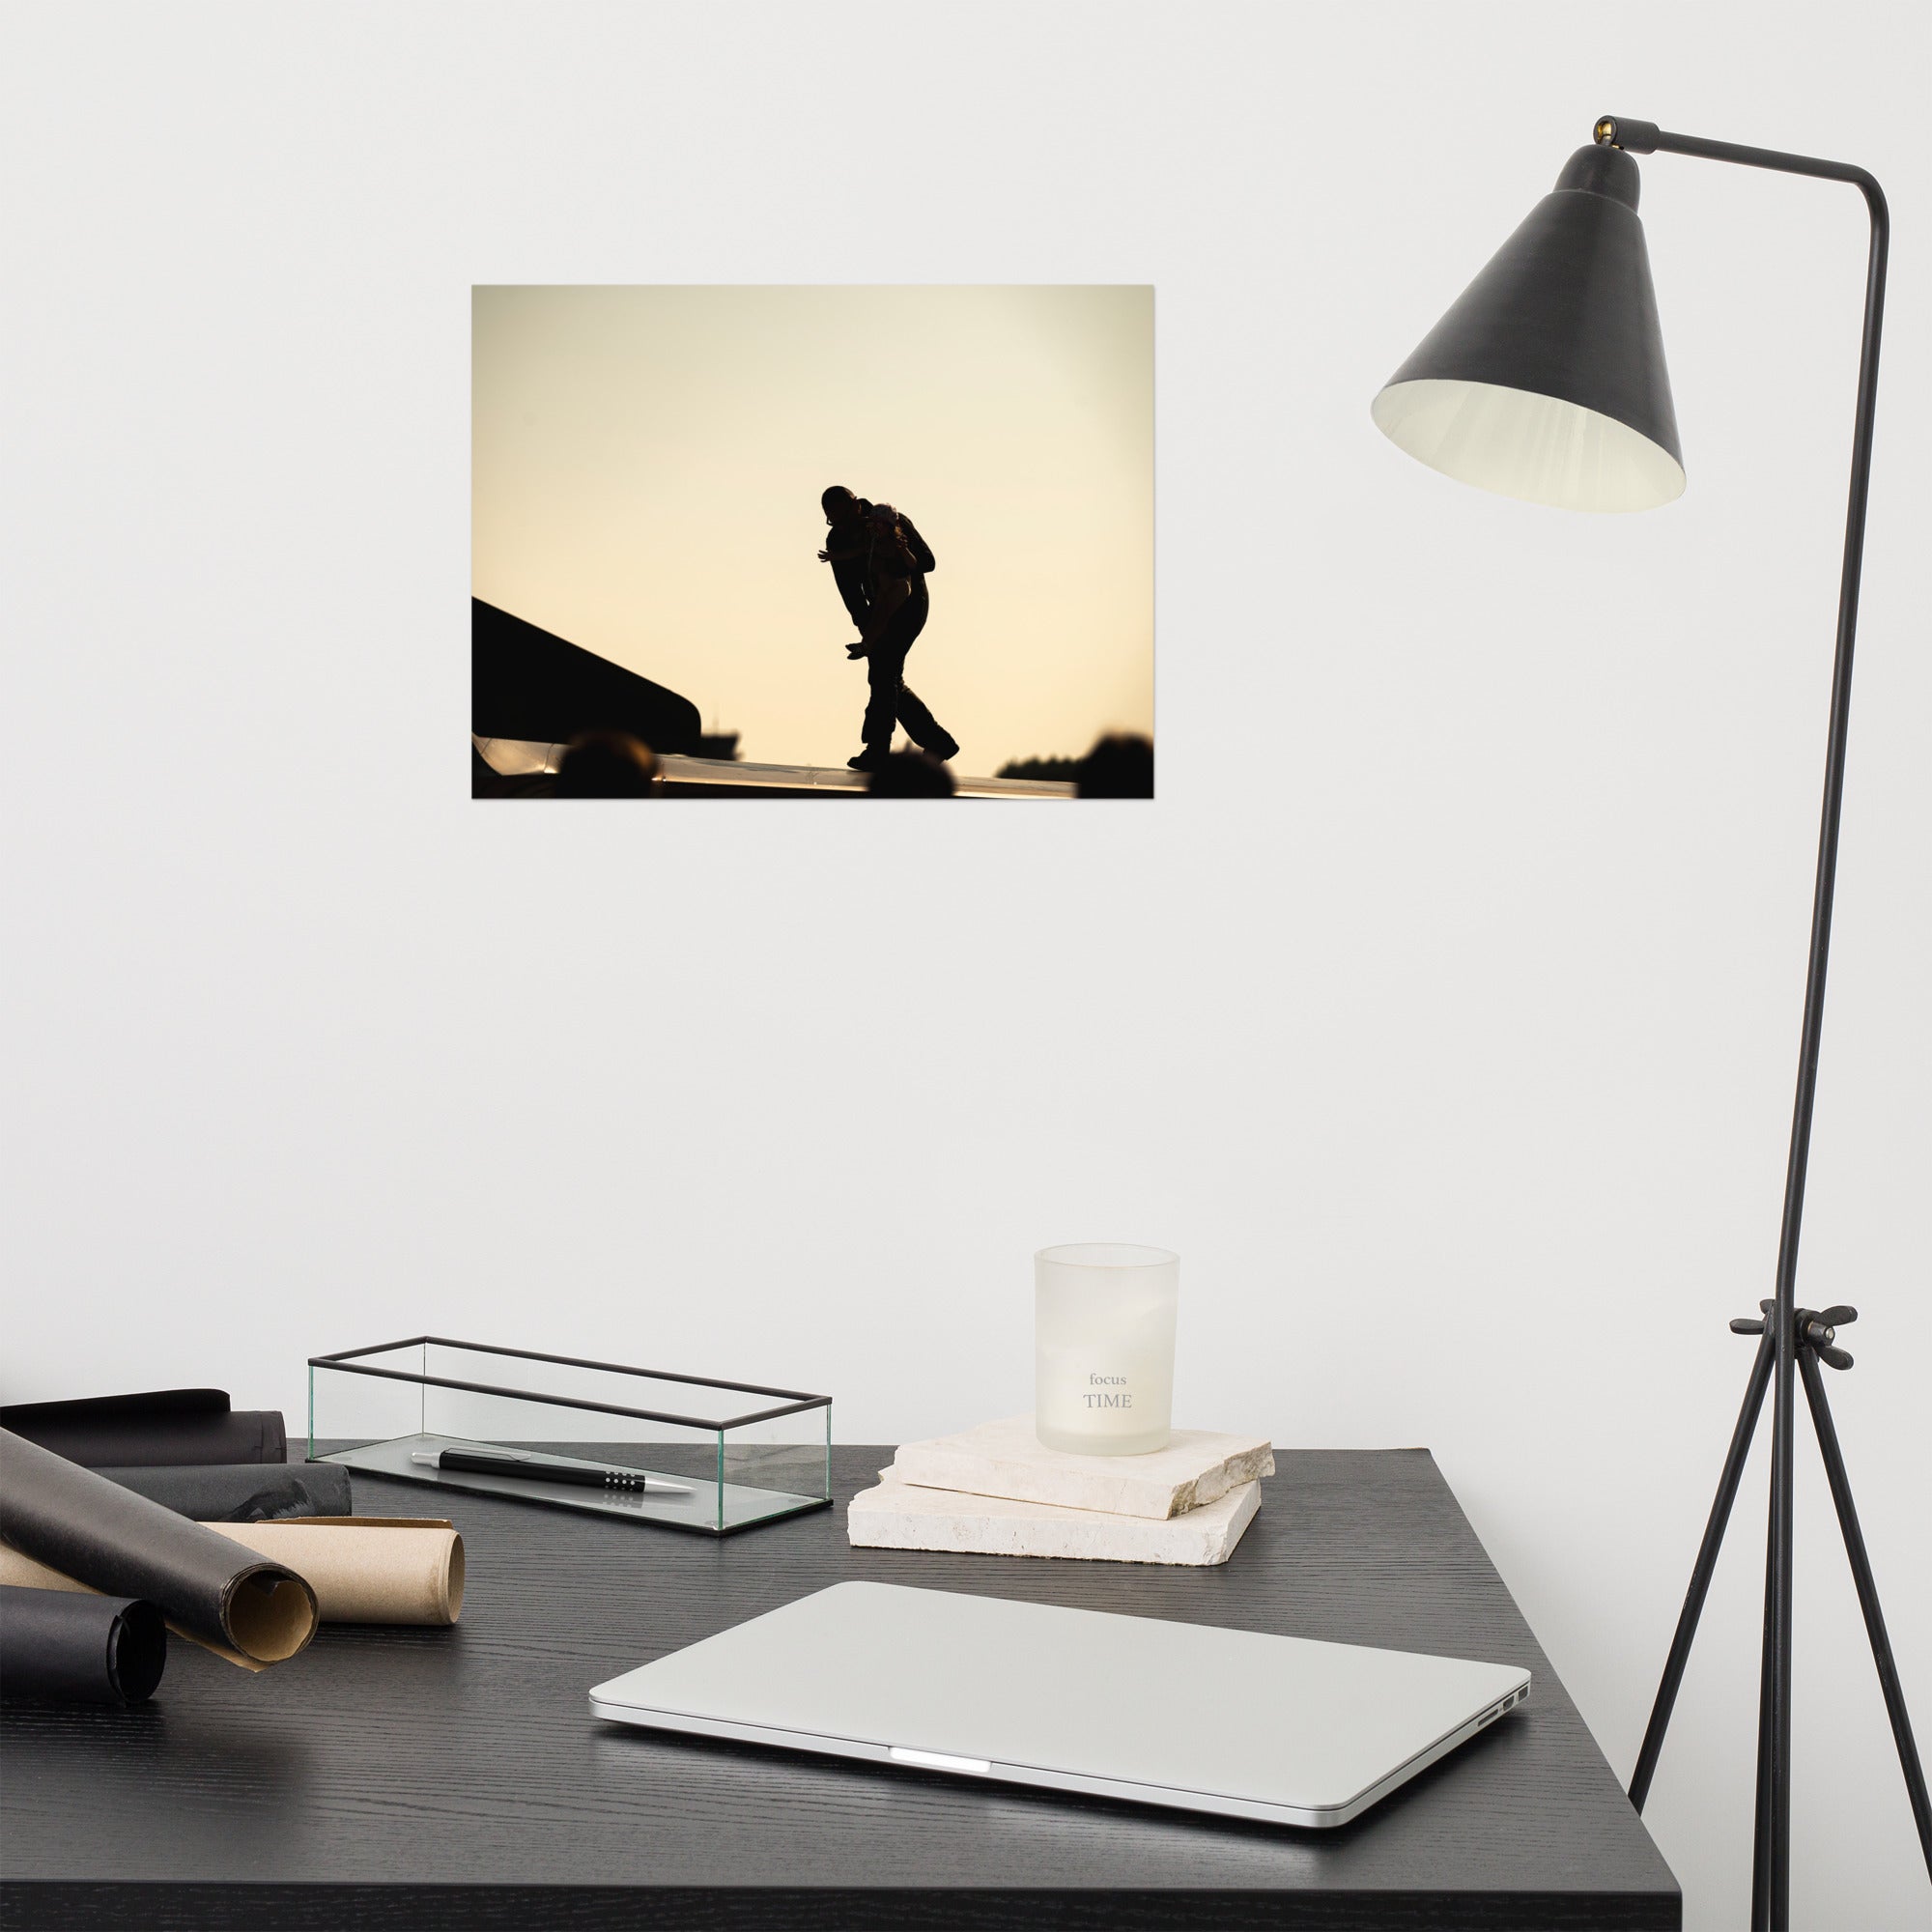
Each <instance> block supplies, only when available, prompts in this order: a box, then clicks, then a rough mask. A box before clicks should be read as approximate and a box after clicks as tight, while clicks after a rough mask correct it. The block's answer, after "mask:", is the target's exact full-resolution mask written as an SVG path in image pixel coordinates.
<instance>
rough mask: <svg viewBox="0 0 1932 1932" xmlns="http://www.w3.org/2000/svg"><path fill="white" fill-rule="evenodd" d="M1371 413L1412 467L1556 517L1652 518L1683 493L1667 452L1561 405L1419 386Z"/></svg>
mask: <svg viewBox="0 0 1932 1932" xmlns="http://www.w3.org/2000/svg"><path fill="white" fill-rule="evenodd" d="M1371 413H1372V414H1373V415H1374V417H1375V421H1376V427H1377V428H1378V429H1379V430H1380V431H1381V432H1382V434H1383V435H1384V436H1386V437H1387V438H1388V440H1390V441H1391V442H1393V443H1394V444H1395V445H1396V447H1397V448H1398V449H1406V451H1407V452H1408V453H1409V455H1411V456H1412V457H1414V458H1415V459H1416V461H1417V462H1419V463H1426V464H1428V465H1429V467H1430V468H1431V469H1439V470H1441V471H1442V472H1443V474H1444V475H1446V476H1454V477H1455V478H1456V479H1457V480H1458V481H1459V482H1463V483H1473V484H1475V486H1476V487H1477V488H1478V489H1480V490H1493V491H1494V492H1496V494H1497V495H1498V496H1503V497H1520V498H1521V499H1522V500H1523V501H1525V502H1531V503H1549V504H1553V505H1554V506H1555V507H1556V508H1558V509H1561V510H1654V509H1656V508H1657V507H1658V505H1659V504H1662V503H1668V502H1669V501H1671V500H1672V498H1674V497H1680V496H1682V495H1683V494H1684V466H1683V465H1682V464H1680V463H1679V462H1678V461H1677V459H1676V458H1675V457H1674V456H1673V455H1671V453H1670V452H1669V451H1668V450H1667V449H1664V448H1662V446H1661V445H1660V444H1658V443H1655V442H1653V441H1651V440H1650V439H1649V438H1648V437H1647V436H1641V435H1639V434H1638V433H1637V432H1636V431H1635V430H1634V429H1632V428H1631V427H1630V426H1629V425H1628V424H1627V423H1620V422H1618V421H1617V420H1616V418H1615V417H1614V416H1606V415H1603V414H1601V413H1600V412H1597V411H1596V410H1589V409H1585V408H1583V407H1582V405H1581V404H1578V403H1570V402H1565V401H1564V400H1563V399H1562V397H1560V396H1545V395H1539V394H1538V393H1537V392H1536V391H1535V390H1533V389H1511V388H1505V387H1503V386H1501V385H1500V384H1494V383H1471V382H1464V381H1459V380H1455V379H1452V378H1443V377H1423V378H1421V379H1420V380H1417V381H1414V382H1407V383H1391V384H1389V385H1388V386H1387V387H1386V388H1385V389H1383V390H1382V391H1381V393H1380V394H1379V395H1378V396H1377V397H1376V400H1375V403H1374V405H1373V406H1372V410H1371Z"/></svg>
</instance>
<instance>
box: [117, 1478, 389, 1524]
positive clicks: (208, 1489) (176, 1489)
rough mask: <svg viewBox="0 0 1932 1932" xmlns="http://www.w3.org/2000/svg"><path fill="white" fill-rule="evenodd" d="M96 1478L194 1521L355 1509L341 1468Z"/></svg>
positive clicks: (257, 1518)
mask: <svg viewBox="0 0 1932 1932" xmlns="http://www.w3.org/2000/svg"><path fill="white" fill-rule="evenodd" d="M98 1473H99V1474H100V1475H103V1476H105V1477H106V1478H107V1480H108V1481H109V1482H110V1483H119V1484H120V1485H121V1487H122V1488H123V1489H124V1490H132V1491H133V1492H135V1493H136V1494H137V1495H143V1496H146V1497H147V1498H148V1499H149V1500H150V1501H151V1502H157V1503H159V1504H160V1505H161V1506H162V1507H163V1508H164V1509H171V1510H173V1511H174V1513H175V1514H176V1515H177V1516H186V1517H192V1518H193V1519H194V1520H195V1521H197V1522H267V1521H271V1520H276V1519H279V1518H282V1517H298V1516H300V1517H308V1516H348V1515H349V1514H350V1513H351V1511H352V1510H353V1509H354V1507H355V1505H354V1504H353V1503H352V1502H351V1500H350V1495H349V1471H348V1470H347V1469H345V1468H344V1467H343V1466H342V1464H341V1463H191V1464H189V1465H187V1466H186V1467H184V1468H179V1469H171V1468H159V1467H139V1468H132V1469H101V1470H99V1472H98Z"/></svg>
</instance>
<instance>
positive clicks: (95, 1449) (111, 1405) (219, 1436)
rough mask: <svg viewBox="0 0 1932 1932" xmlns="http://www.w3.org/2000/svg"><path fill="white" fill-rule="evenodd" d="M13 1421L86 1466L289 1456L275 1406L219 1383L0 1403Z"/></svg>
mask: <svg viewBox="0 0 1932 1932" xmlns="http://www.w3.org/2000/svg"><path fill="white" fill-rule="evenodd" d="M0 1429H11V1430H12V1431H13V1432H14V1435H24V1436H25V1437H26V1438H27V1440H28V1441H29V1442H38V1443H39V1444H40V1445H41V1447H42V1448H43V1449H51V1450H52V1451H53V1452H54V1453H55V1454H56V1455H57V1456H65V1457H66V1458H67V1459H68V1461H69V1462H71V1463H86V1464H87V1466H88V1467H89V1468H99V1467H102V1466H112V1467H116V1468H123V1467H128V1466H132V1465H135V1464H140V1465H144V1466H149V1465H153V1464H155V1463H285V1462H287V1461H288V1455H289V1435H288V1430H287V1428H286V1427H285V1426H284V1424H283V1422H282V1417H281V1414H280V1412H279V1411H278V1410H276V1409H272V1408H261V1409H243V1408H230V1407H229V1406H228V1396H227V1392H226V1391H225V1390H222V1389H151V1390H149V1391H148V1392H146V1393H145V1394H141V1395H96V1396H86V1397H83V1398H82V1399H81V1400H80V1401H78V1402H22V1403H15V1404H14V1405H13V1406H11V1407H9V1408H0Z"/></svg>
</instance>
